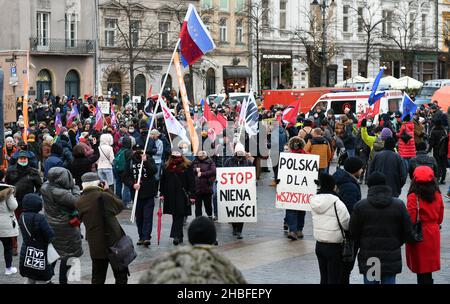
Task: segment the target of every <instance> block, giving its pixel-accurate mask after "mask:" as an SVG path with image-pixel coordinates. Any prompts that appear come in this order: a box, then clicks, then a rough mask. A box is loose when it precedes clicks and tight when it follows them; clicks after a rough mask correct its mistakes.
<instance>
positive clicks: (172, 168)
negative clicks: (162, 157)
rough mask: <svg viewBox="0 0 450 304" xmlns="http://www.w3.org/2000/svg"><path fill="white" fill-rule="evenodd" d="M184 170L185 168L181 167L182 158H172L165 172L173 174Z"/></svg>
mask: <svg viewBox="0 0 450 304" xmlns="http://www.w3.org/2000/svg"><path fill="white" fill-rule="evenodd" d="M184 170H185V167H184V166H183V158H182V157H176V158H172V159H171V160H170V162H169V164H168V165H167V171H169V172H173V173H183V172H184Z"/></svg>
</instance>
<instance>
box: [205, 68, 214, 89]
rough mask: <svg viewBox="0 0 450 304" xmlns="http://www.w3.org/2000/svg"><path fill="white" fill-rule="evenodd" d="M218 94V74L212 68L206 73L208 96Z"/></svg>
mask: <svg viewBox="0 0 450 304" xmlns="http://www.w3.org/2000/svg"><path fill="white" fill-rule="evenodd" d="M211 94H216V72H215V71H214V69H213V68H210V69H209V70H208V72H206V96H209V95H211Z"/></svg>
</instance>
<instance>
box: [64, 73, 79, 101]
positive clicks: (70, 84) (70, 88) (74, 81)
mask: <svg viewBox="0 0 450 304" xmlns="http://www.w3.org/2000/svg"><path fill="white" fill-rule="evenodd" d="M65 83H66V93H65V94H66V96H69V97H71V96H72V95H74V96H76V97H77V98H78V97H79V96H81V94H80V76H79V75H78V72H77V71H75V70H70V71H69V72H68V73H67V75H66V82H65Z"/></svg>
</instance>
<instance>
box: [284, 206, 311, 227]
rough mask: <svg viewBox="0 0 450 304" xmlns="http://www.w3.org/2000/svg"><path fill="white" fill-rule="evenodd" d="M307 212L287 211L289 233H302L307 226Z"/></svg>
mask: <svg viewBox="0 0 450 304" xmlns="http://www.w3.org/2000/svg"><path fill="white" fill-rule="evenodd" d="M305 214H306V212H305V211H298V210H286V222H287V224H288V226H289V232H297V231H302V230H303V226H305Z"/></svg>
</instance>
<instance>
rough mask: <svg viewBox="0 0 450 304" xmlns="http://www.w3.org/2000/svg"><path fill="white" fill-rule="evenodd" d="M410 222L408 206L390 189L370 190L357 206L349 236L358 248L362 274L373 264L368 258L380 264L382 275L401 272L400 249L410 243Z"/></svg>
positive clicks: (387, 187)
mask: <svg viewBox="0 0 450 304" xmlns="http://www.w3.org/2000/svg"><path fill="white" fill-rule="evenodd" d="M411 229H412V228H411V220H410V218H409V214H408V211H407V210H406V207H405V204H404V203H403V202H402V201H401V200H399V199H396V198H393V197H392V190H391V188H390V187H389V186H373V187H371V188H369V192H368V196H367V199H363V200H361V201H359V202H358V203H356V205H355V206H354V208H353V213H352V216H351V218H350V233H351V235H352V238H353V239H354V240H355V242H356V243H357V245H358V246H359V254H358V264H359V271H360V273H361V274H366V273H367V271H368V269H369V268H370V267H372V266H373V265H371V264H370V263H369V264H370V265H367V260H368V259H369V258H372V257H375V258H378V259H379V260H380V262H381V275H395V274H398V273H401V272H402V254H401V247H402V245H403V244H404V243H405V242H409V241H411Z"/></svg>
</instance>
